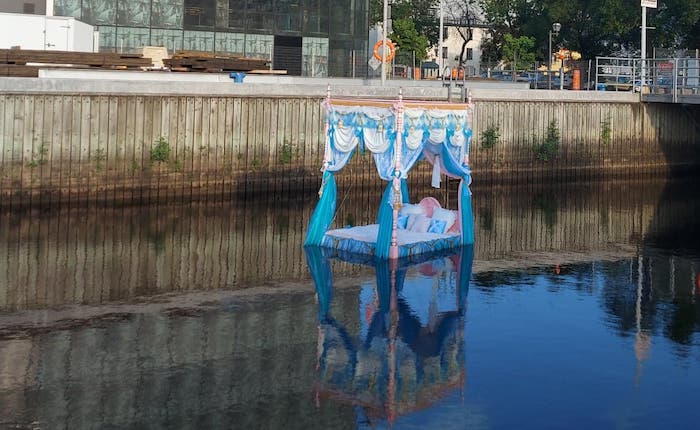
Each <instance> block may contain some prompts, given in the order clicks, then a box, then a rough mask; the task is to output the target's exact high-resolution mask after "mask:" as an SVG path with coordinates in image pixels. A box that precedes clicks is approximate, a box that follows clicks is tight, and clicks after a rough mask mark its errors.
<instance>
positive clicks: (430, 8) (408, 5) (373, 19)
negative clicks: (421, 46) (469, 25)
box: [369, 0, 439, 45]
mask: <svg viewBox="0 0 700 430" xmlns="http://www.w3.org/2000/svg"><path fill="white" fill-rule="evenodd" d="M438 4H439V0H394V2H393V3H392V4H391V19H392V23H393V24H392V25H393V26H396V21H398V20H402V19H403V20H411V21H413V23H414V28H415V30H416V31H417V32H418V34H420V35H423V36H426V37H427V38H428V42H429V44H431V45H434V44H437V42H438V34H439V20H438V17H437V16H436V14H435V12H434V11H435V7H436V6H437V5H438ZM383 8H384V0H370V5H369V15H370V23H372V24H376V23H379V22H381V21H382V19H383V18H384V10H383Z"/></svg>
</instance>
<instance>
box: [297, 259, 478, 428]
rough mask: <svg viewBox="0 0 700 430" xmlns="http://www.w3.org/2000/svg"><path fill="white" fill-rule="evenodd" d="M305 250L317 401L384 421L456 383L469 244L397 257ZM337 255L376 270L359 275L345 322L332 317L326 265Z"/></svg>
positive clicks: (461, 368)
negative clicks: (365, 277) (366, 277)
mask: <svg viewBox="0 0 700 430" xmlns="http://www.w3.org/2000/svg"><path fill="white" fill-rule="evenodd" d="M305 250H306V257H307V262H308V264H309V269H310V271H311V274H312V277H313V280H314V283H315V287H316V292H317V296H318V352H317V357H318V360H317V371H318V381H317V388H316V396H317V400H318V402H319V403H318V404H320V401H321V400H323V399H330V400H331V401H340V402H344V403H350V404H353V405H355V406H356V411H357V412H356V413H357V415H358V416H357V419H358V421H360V422H361V421H365V422H366V421H369V422H372V423H373V422H375V421H377V420H388V421H389V422H390V423H391V422H394V421H395V420H396V419H397V418H398V417H399V416H401V415H405V414H410V413H411V412H413V411H416V410H420V409H424V408H428V407H430V405H431V404H433V403H434V402H435V401H436V400H438V399H440V398H441V397H443V396H446V395H448V394H449V393H453V392H461V390H463V388H464V379H465V362H464V329H465V320H464V318H465V311H466V303H467V301H466V299H467V292H468V289H469V280H470V278H471V270H472V260H473V247H472V246H466V247H461V248H454V249H452V250H450V251H447V252H444V253H442V254H433V255H432V256H423V257H421V259H415V258H414V259H411V260H398V261H390V260H374V259H372V258H369V257H367V256H362V255H357V254H338V253H337V252H332V251H329V250H328V249H327V248H319V247H307V248H305ZM338 259H339V260H343V261H346V262H351V263H355V264H366V265H370V266H373V267H374V270H375V273H376V279H374V280H371V281H367V282H363V283H362V285H361V288H360V290H359V291H358V300H357V301H356V302H354V303H357V304H358V309H357V311H356V312H355V311H353V312H352V313H349V314H350V315H355V317H354V318H356V319H354V320H351V321H347V322H340V321H339V320H337V319H336V318H334V311H338V310H337V309H335V307H334V305H333V281H332V270H331V265H332V262H333V261H334V260H338ZM339 313H341V314H345V315H348V312H339ZM346 319H347V318H346Z"/></svg>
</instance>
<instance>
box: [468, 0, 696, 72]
mask: <svg viewBox="0 0 700 430" xmlns="http://www.w3.org/2000/svg"><path fill="white" fill-rule="evenodd" d="M658 3H659V8H658V9H648V25H649V26H650V27H656V30H649V33H648V40H649V47H651V46H656V47H661V48H690V49H696V48H698V46H699V45H700V31H699V30H700V0H661V1H659V2H658ZM479 5H480V7H481V9H482V10H483V12H484V17H485V19H486V21H487V22H488V23H489V24H490V25H491V28H492V31H491V38H490V39H489V40H488V41H486V42H485V43H484V48H485V52H484V57H485V58H486V59H489V58H490V59H500V58H502V57H503V56H504V55H503V52H502V49H503V46H504V36H505V35H506V34H510V35H512V36H514V37H516V38H517V37H520V36H529V37H534V38H535V40H536V44H535V48H536V49H535V50H536V52H537V54H538V55H537V58H539V59H541V60H546V57H547V51H548V39H549V31H550V29H551V28H552V27H551V26H552V23H554V22H559V23H561V26H562V28H561V33H560V34H559V35H557V36H556V37H554V38H553V40H552V42H553V49H554V50H556V48H557V47H560V46H563V47H565V48H567V49H570V50H575V51H579V52H581V53H582V55H583V56H584V58H592V57H595V56H604V55H613V54H623V55H633V54H635V53H636V52H638V50H639V48H640V42H641V34H640V26H641V7H640V3H639V0H479Z"/></svg>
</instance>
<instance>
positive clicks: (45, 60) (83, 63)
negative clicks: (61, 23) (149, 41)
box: [0, 49, 153, 77]
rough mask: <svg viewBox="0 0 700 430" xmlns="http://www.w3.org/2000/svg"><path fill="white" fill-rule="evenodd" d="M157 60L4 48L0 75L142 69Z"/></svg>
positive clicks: (111, 54)
mask: <svg viewBox="0 0 700 430" xmlns="http://www.w3.org/2000/svg"><path fill="white" fill-rule="evenodd" d="M152 66H153V61H152V60H151V59H150V58H144V57H142V56H141V54H116V53H109V52H74V51H40V50H28V49H0V76H25V77H37V76H39V69H40V68H47V67H49V68H61V67H70V68H102V69H140V68H142V67H152Z"/></svg>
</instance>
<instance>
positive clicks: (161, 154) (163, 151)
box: [151, 136, 170, 163]
mask: <svg viewBox="0 0 700 430" xmlns="http://www.w3.org/2000/svg"><path fill="white" fill-rule="evenodd" d="M169 159H170V144H169V143H168V141H167V140H166V139H165V138H164V137H162V136H161V137H159V138H158V140H156V146H154V147H153V148H151V162H152V163H154V162H159V163H165V162H167V161H168V160H169Z"/></svg>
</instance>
